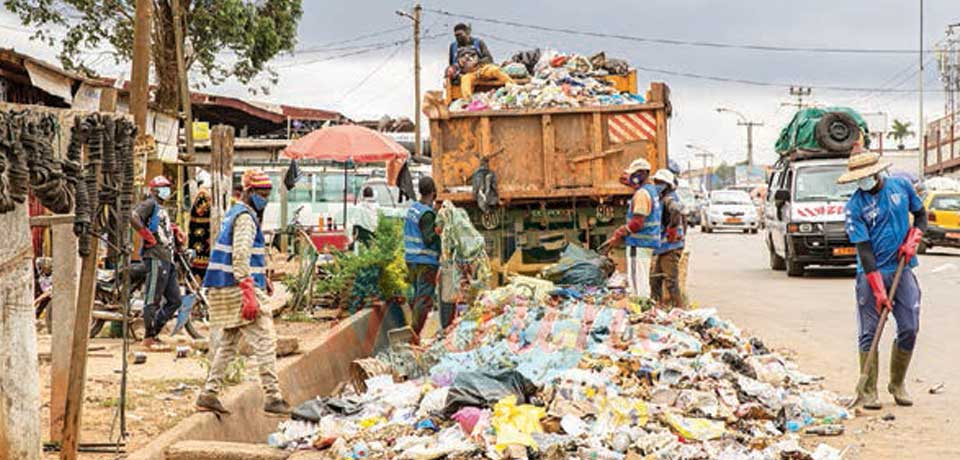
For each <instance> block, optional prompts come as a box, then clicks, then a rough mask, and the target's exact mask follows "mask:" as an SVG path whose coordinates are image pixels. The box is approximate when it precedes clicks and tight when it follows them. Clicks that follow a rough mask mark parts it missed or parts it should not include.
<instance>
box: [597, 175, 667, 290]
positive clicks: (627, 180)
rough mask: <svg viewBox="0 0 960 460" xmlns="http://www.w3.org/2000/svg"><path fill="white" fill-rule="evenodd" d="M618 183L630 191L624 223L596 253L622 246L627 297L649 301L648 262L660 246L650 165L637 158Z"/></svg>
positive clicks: (658, 210)
mask: <svg viewBox="0 0 960 460" xmlns="http://www.w3.org/2000/svg"><path fill="white" fill-rule="evenodd" d="M620 183H622V184H624V185H626V186H627V187H630V188H631V189H633V191H634V192H633V197H632V198H631V199H630V202H629V203H627V223H626V224H624V225H621V226H620V227H619V228H617V229H616V230H614V232H613V235H612V236H611V237H610V238H609V239H607V241H604V242H603V244H601V245H600V252H602V253H606V252H608V251H609V250H610V248H612V247H614V246H619V245H620V244H621V243H626V246H627V254H626V256H627V257H626V258H627V285H628V288H629V291H630V294H631V295H633V296H639V297H646V298H649V297H650V261H651V259H652V258H653V250H654V249H656V248H657V247H659V246H660V214H661V206H660V197H659V194H658V193H657V189H656V187H654V185H653V182H652V181H651V180H650V162H649V161H647V160H646V159H643V158H639V159H637V160H634V161H633V163H630V166H627V169H625V170H623V174H622V175H621V176H620Z"/></svg>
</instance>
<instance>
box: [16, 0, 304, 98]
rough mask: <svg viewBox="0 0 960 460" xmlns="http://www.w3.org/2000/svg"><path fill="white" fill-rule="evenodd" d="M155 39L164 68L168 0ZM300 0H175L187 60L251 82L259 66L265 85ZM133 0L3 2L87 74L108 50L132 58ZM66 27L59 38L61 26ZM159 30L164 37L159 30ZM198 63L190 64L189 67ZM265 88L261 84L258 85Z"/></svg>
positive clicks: (289, 36)
mask: <svg viewBox="0 0 960 460" xmlns="http://www.w3.org/2000/svg"><path fill="white" fill-rule="evenodd" d="M153 3H154V5H155V7H154V15H153V22H154V24H153V26H152V27H151V29H152V30H153V35H154V37H153V40H154V53H153V55H154V58H155V59H157V67H158V68H161V67H167V66H169V65H170V64H171V63H170V62H163V60H167V59H172V57H171V55H172V53H165V52H157V51H163V50H165V49H166V48H167V45H169V44H172V42H171V41H170V40H171V38H170V36H172V27H173V17H172V14H173V13H172V5H171V2H170V0H154V1H153ZM301 3H302V0H258V1H252V0H181V1H180V6H181V8H182V9H183V10H184V14H183V18H184V21H185V23H186V26H185V29H186V34H184V37H185V41H186V43H185V46H184V50H186V52H187V53H186V55H185V59H186V62H187V66H188V68H193V69H195V70H199V71H200V73H201V74H202V76H203V77H205V79H207V80H208V81H209V82H210V83H213V84H217V83H219V82H222V81H223V80H224V79H225V78H227V77H235V78H236V79H237V80H239V81H240V82H241V83H244V84H249V83H251V82H252V81H253V80H254V78H256V77H257V76H258V75H260V74H261V73H263V72H267V73H269V78H270V82H271V84H273V83H276V76H275V74H273V72H271V71H270V70H269V69H268V68H267V67H266V64H267V62H269V61H270V60H271V59H273V58H274V57H275V56H276V55H278V54H280V53H282V52H284V51H292V50H293V48H294V45H295V44H296V37H297V23H298V22H299V21H300V17H301V16H302V15H303V9H302V7H301ZM135 4H136V1H135V0H4V2H3V5H4V6H5V7H6V9H7V10H9V11H11V12H13V13H15V14H17V15H18V16H19V17H20V22H22V23H23V24H24V25H25V26H28V27H31V28H32V29H33V30H35V32H34V34H33V36H32V38H33V39H37V40H42V41H44V42H46V43H47V45H49V46H51V47H53V46H56V45H57V44H58V43H59V44H60V45H61V46H62V47H63V49H62V50H61V52H60V56H59V57H60V61H61V63H62V64H63V66H64V67H66V68H68V69H74V70H81V71H86V72H88V73H92V72H91V70H90V69H89V67H88V65H87V64H88V63H89V62H91V61H93V60H96V59H98V58H102V56H103V55H104V54H108V55H110V56H112V57H113V58H114V61H115V62H116V63H118V64H119V63H121V62H127V61H129V60H130V59H132V57H133V18H134V10H135ZM62 29H66V34H65V36H64V37H63V39H62V40H61V38H60V37H59V35H58V33H56V32H57V31H59V30H62ZM160 32H162V33H164V34H168V35H169V36H168V37H163V36H158V35H159V34H160ZM193 64H196V67H193ZM261 89H263V90H265V89H266V88H261Z"/></svg>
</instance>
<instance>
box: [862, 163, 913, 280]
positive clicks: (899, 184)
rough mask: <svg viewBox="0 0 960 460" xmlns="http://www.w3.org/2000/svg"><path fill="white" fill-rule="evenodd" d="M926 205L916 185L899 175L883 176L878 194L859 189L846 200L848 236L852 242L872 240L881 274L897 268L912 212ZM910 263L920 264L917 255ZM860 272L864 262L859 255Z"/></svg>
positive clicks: (891, 271)
mask: <svg viewBox="0 0 960 460" xmlns="http://www.w3.org/2000/svg"><path fill="white" fill-rule="evenodd" d="M922 208H923V202H921V201H920V197H919V196H918V195H917V192H916V191H915V190H914V189H913V185H911V184H910V182H909V181H908V180H906V179H903V178H900V177H889V176H888V177H884V178H883V187H882V188H881V189H880V191H878V192H877V193H876V194H875V195H874V194H872V193H870V192H864V191H863V190H859V189H858V190H857V191H856V193H854V194H853V196H852V197H850V201H848V202H847V222H846V230H847V235H848V236H849V237H850V242H852V243H854V244H856V243H862V242H865V241H869V242H870V245H871V246H872V247H873V254H874V256H876V258H877V269H878V270H880V272H881V273H893V272H895V271H896V270H897V263H898V260H897V250H898V249H899V248H900V245H902V244H903V241H904V240H905V239H906V238H907V232H908V231H909V230H910V213H913V212H917V211H919V210H920V209H922ZM909 266H910V267H911V268H912V267H916V266H917V258H916V257H914V258H913V259H911V260H910V264H909ZM857 272H858V273H863V265H862V264H861V263H860V258H859V257H857Z"/></svg>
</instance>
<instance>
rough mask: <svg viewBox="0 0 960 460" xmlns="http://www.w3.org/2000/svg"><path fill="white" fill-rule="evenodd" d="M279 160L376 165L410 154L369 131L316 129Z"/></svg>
mask: <svg viewBox="0 0 960 460" xmlns="http://www.w3.org/2000/svg"><path fill="white" fill-rule="evenodd" d="M283 156H284V157H286V158H294V159H306V160H329V161H336V162H341V163H346V162H348V161H353V162H354V163H376V162H386V161H391V160H398V159H399V160H405V159H406V158H407V157H408V156H410V153H409V152H407V149H405V148H403V146H402V145H400V144H398V143H397V142H396V141H394V140H393V139H390V138H389V137H387V136H384V135H383V134H381V133H378V132H376V131H374V130H372V129H368V128H364V127H363V126H357V125H340V126H331V127H329V128H323V129H318V130H316V131H313V132H311V133H310V134H307V135H306V136H303V137H301V138H300V139H297V140H295V141H293V143H291V144H290V145H289V146H287V148H286V149H285V150H284V151H283Z"/></svg>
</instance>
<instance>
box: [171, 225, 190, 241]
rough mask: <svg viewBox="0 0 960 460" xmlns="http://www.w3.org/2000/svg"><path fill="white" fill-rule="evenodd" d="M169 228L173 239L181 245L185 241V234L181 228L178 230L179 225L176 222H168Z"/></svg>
mask: <svg viewBox="0 0 960 460" xmlns="http://www.w3.org/2000/svg"><path fill="white" fill-rule="evenodd" d="M170 228H171V229H172V230H173V239H175V240H177V244H178V245H180V246H182V245H183V243H186V242H187V235H184V234H183V230H180V226H179V225H177V224H170Z"/></svg>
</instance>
